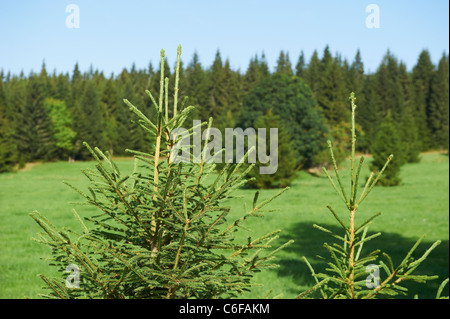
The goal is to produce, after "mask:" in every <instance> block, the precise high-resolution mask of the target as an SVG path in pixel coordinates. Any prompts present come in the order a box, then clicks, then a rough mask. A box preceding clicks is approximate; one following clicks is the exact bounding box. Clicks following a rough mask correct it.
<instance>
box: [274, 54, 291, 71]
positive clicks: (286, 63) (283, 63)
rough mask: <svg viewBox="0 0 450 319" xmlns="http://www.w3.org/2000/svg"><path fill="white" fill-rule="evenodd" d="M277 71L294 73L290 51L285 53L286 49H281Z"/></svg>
mask: <svg viewBox="0 0 450 319" xmlns="http://www.w3.org/2000/svg"><path fill="white" fill-rule="evenodd" d="M275 73H279V74H286V75H294V72H293V71H292V64H291V61H290V59H289V53H288V52H286V53H284V51H283V50H281V52H280V55H279V57H278V60H277V67H276V69H275Z"/></svg>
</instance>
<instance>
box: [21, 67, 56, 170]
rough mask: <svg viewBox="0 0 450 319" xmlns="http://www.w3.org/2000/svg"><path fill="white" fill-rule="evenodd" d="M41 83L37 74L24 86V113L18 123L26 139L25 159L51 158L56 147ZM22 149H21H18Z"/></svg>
mask: <svg viewBox="0 0 450 319" xmlns="http://www.w3.org/2000/svg"><path fill="white" fill-rule="evenodd" d="M44 99H45V95H44V91H43V85H42V83H41V81H40V79H39V78H38V76H36V75H33V76H31V77H30V78H29V80H28V84H27V88H26V99H25V105H24V113H23V117H22V120H23V122H22V123H20V125H23V127H22V129H21V130H22V132H23V134H24V138H25V141H26V154H27V155H28V156H27V160H28V161H31V160H51V159H53V158H54V156H55V154H56V152H57V149H56V146H55V140H54V138H53V128H52V125H51V120H50V117H49V115H48V112H47V110H46V109H45V107H44ZM19 151H23V150H19Z"/></svg>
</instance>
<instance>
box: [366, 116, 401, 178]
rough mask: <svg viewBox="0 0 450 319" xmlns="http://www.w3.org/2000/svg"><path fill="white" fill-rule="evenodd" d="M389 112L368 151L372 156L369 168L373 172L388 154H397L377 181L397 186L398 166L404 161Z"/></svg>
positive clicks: (399, 140)
mask: <svg viewBox="0 0 450 319" xmlns="http://www.w3.org/2000/svg"><path fill="white" fill-rule="evenodd" d="M395 123H396V122H395V121H394V119H393V117H392V115H391V112H390V111H389V110H388V112H387V115H386V117H385V118H384V120H383V122H382V123H381V124H380V126H379V128H378V131H377V134H376V135H375V139H374V141H373V143H372V145H371V148H370V151H371V153H372V156H373V160H372V166H371V169H372V171H374V172H379V171H381V170H382V168H383V167H384V165H385V163H386V158H388V157H389V156H390V154H392V153H395V154H398V155H396V157H395V158H394V159H393V160H392V161H391V162H390V164H389V166H388V167H387V168H386V169H385V170H384V173H383V176H382V177H380V179H379V181H378V183H379V184H380V185H383V186H397V185H399V184H400V182H401V178H400V168H401V167H402V165H403V164H404V162H405V159H404V155H402V141H401V137H400V133H399V132H398V129H397V127H396V124H395Z"/></svg>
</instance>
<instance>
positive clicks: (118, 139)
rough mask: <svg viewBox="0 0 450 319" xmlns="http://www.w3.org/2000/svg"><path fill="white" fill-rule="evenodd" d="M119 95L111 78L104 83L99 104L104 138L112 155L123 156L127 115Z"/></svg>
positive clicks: (126, 139) (125, 145)
mask: <svg viewBox="0 0 450 319" xmlns="http://www.w3.org/2000/svg"><path fill="white" fill-rule="evenodd" d="M120 96H121V94H119V92H118V89H117V86H116V84H115V81H114V79H113V78H112V76H111V77H110V78H109V79H108V80H107V81H106V83H105V86H104V89H103V93H102V97H101V103H102V106H103V109H104V113H105V123H106V127H105V138H106V143H107V145H108V146H109V152H110V153H111V154H112V155H124V154H125V149H126V147H127V141H128V136H129V133H128V128H129V114H128V112H126V109H125V108H124V107H122V105H121V104H120V103H119V100H120Z"/></svg>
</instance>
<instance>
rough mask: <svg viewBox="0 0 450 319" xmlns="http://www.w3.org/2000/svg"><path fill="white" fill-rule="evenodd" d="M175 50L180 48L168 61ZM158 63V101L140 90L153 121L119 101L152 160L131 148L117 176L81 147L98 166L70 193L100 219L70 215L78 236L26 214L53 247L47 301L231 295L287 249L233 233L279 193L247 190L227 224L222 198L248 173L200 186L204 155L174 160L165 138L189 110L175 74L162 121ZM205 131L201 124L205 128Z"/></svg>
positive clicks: (226, 173)
mask: <svg viewBox="0 0 450 319" xmlns="http://www.w3.org/2000/svg"><path fill="white" fill-rule="evenodd" d="M180 51H181V48H180V47H179V49H178V59H177V61H179V56H180V53H181V52H180ZM161 60H162V61H161V74H160V90H159V92H160V95H159V99H158V98H156V99H155V98H154V96H153V95H152V94H151V93H150V92H149V91H147V93H148V95H149V97H150V99H151V101H152V103H153V107H154V108H155V109H156V110H157V112H156V118H154V119H149V118H147V117H146V116H145V115H144V114H142V112H140V111H139V110H138V109H137V108H136V107H135V106H134V105H133V104H132V103H131V102H129V101H128V100H125V103H126V104H127V105H128V106H129V107H130V110H131V111H133V112H134V113H135V114H136V115H137V116H138V117H139V124H140V125H141V127H142V128H143V129H145V130H146V131H151V132H153V133H154V134H155V140H156V143H155V148H154V149H153V150H152V151H151V153H143V152H137V151H130V152H131V153H132V154H134V156H135V163H136V164H135V169H134V172H133V173H132V174H130V175H123V174H122V173H121V172H120V171H119V168H118V167H117V165H116V164H115V163H114V161H113V160H112V159H111V157H110V156H109V154H108V153H103V152H102V151H101V150H100V149H98V148H95V149H91V148H90V146H89V145H88V144H86V146H87V148H88V149H89V150H90V152H91V154H92V156H94V158H95V159H96V160H97V166H96V168H97V171H93V170H86V171H85V172H84V173H85V175H86V176H87V177H88V179H89V181H90V182H91V187H89V188H88V189H89V192H88V193H85V192H83V191H80V190H78V191H79V193H80V194H81V195H82V196H83V197H84V198H85V200H86V201H87V202H86V204H88V205H90V206H92V207H95V208H97V209H98V210H99V211H100V215H96V216H95V215H94V216H92V217H87V218H86V219H85V220H84V221H83V220H82V219H81V218H80V217H79V215H78V214H77V213H75V216H76V217H77V219H78V221H79V222H80V226H81V229H80V230H74V229H71V230H67V229H59V228H57V227H55V226H54V225H53V224H52V223H51V222H50V221H49V220H48V219H47V218H45V217H44V216H42V215H41V214H39V213H37V212H34V213H33V214H32V215H31V216H32V218H33V219H34V220H35V221H36V222H37V223H38V224H39V226H40V227H41V228H42V230H43V233H41V234H40V235H39V237H38V239H37V240H38V241H40V242H42V243H44V244H46V245H49V246H50V247H52V256H53V258H52V261H51V264H52V265H54V266H56V267H57V269H58V270H59V273H58V277H56V278H47V277H46V276H44V275H42V276H41V277H42V279H43V280H44V281H45V283H46V285H47V288H48V290H49V291H50V293H49V295H48V297H52V298H116V299H125V298H135V299H137V298H160V299H162V298H165V299H174V298H183V299H187V298H191V299H192V298H227V297H228V298H229V297H237V296H239V295H240V294H241V293H242V292H243V291H245V290H247V289H248V288H249V287H250V286H251V285H253V282H252V277H253V274H254V273H255V272H257V271H260V270H261V269H264V268H270V267H273V266H274V265H273V264H272V263H271V260H272V259H273V257H274V254H275V253H277V252H278V251H279V250H280V249H282V248H283V247H285V246H286V245H288V244H289V243H290V242H288V243H286V244H284V245H282V246H281V247H279V248H277V249H275V250H272V251H271V252H268V253H267V249H268V248H270V244H271V243H272V242H273V241H274V240H275V239H276V237H277V233H278V231H274V232H270V233H268V234H266V235H263V236H261V237H258V238H254V237H253V236H250V237H248V239H247V240H245V241H243V242H242V241H240V240H237V237H236V236H235V235H234V234H235V232H236V231H238V232H239V231H243V229H244V228H243V227H241V226H243V225H244V224H245V220H246V219H248V218H251V217H253V216H259V217H261V216H262V215H263V214H262V213H263V212H264V211H263V207H264V205H266V204H267V203H269V202H270V201H272V200H273V199H274V198H276V197H278V196H279V195H281V193H282V192H283V191H284V190H282V191H280V192H279V193H278V194H276V195H275V196H273V197H271V198H269V199H267V200H264V201H263V202H262V203H260V202H259V201H258V193H256V194H255V197H254V200H253V204H252V206H251V207H252V208H251V209H250V210H249V212H248V213H246V214H244V215H242V217H240V218H238V219H236V220H235V221H234V222H231V223H229V222H228V221H227V217H228V213H229V211H230V208H228V207H226V206H224V205H223V204H224V201H226V200H227V199H228V198H230V197H231V196H232V192H233V190H235V189H236V188H238V187H239V186H241V185H243V184H244V183H246V179H245V178H244V176H245V175H246V173H247V172H248V171H249V169H251V168H249V169H247V170H245V171H244V172H240V169H241V167H242V165H241V164H238V165H237V166H235V167H231V166H229V165H227V166H226V167H224V169H223V170H222V171H221V172H220V173H219V174H218V175H217V176H216V178H214V179H213V180H212V181H208V179H207V177H208V175H210V174H211V173H212V172H214V169H215V168H214V165H210V164H208V163H206V162H205V157H204V156H203V157H202V159H201V160H200V162H199V163H196V162H195V161H194V162H190V163H183V162H177V161H176V160H175V159H176V157H174V153H173V150H174V149H175V145H176V144H175V141H174V140H173V139H171V138H170V136H171V135H172V133H175V130H176V129H179V128H181V125H182V124H183V122H184V121H185V120H186V118H187V116H188V113H189V112H190V111H191V110H192V109H193V107H191V106H186V105H184V106H183V107H181V108H179V104H178V94H177V92H178V76H176V78H175V88H174V92H175V94H174V97H173V101H174V103H173V108H172V107H171V108H172V114H174V116H173V117H169V114H168V110H169V105H168V93H169V92H168V86H169V82H170V81H169V78H168V77H164V51H161ZM177 66H178V64H177ZM175 72H176V73H178V68H177V69H176V71H175ZM156 101H158V102H156ZM211 124H212V121H211V120H210V122H209V124H208V125H209V126H208V127H209V128H210V127H211ZM68 265H69V266H71V267H72V268H73V267H76V269H78V270H79V282H78V283H75V285H74V286H75V287H67V285H64V282H65V281H66V278H65V277H66V276H67V273H66V272H65V271H66V269H67V267H68ZM66 283H67V281H66ZM76 284H78V285H76Z"/></svg>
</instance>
